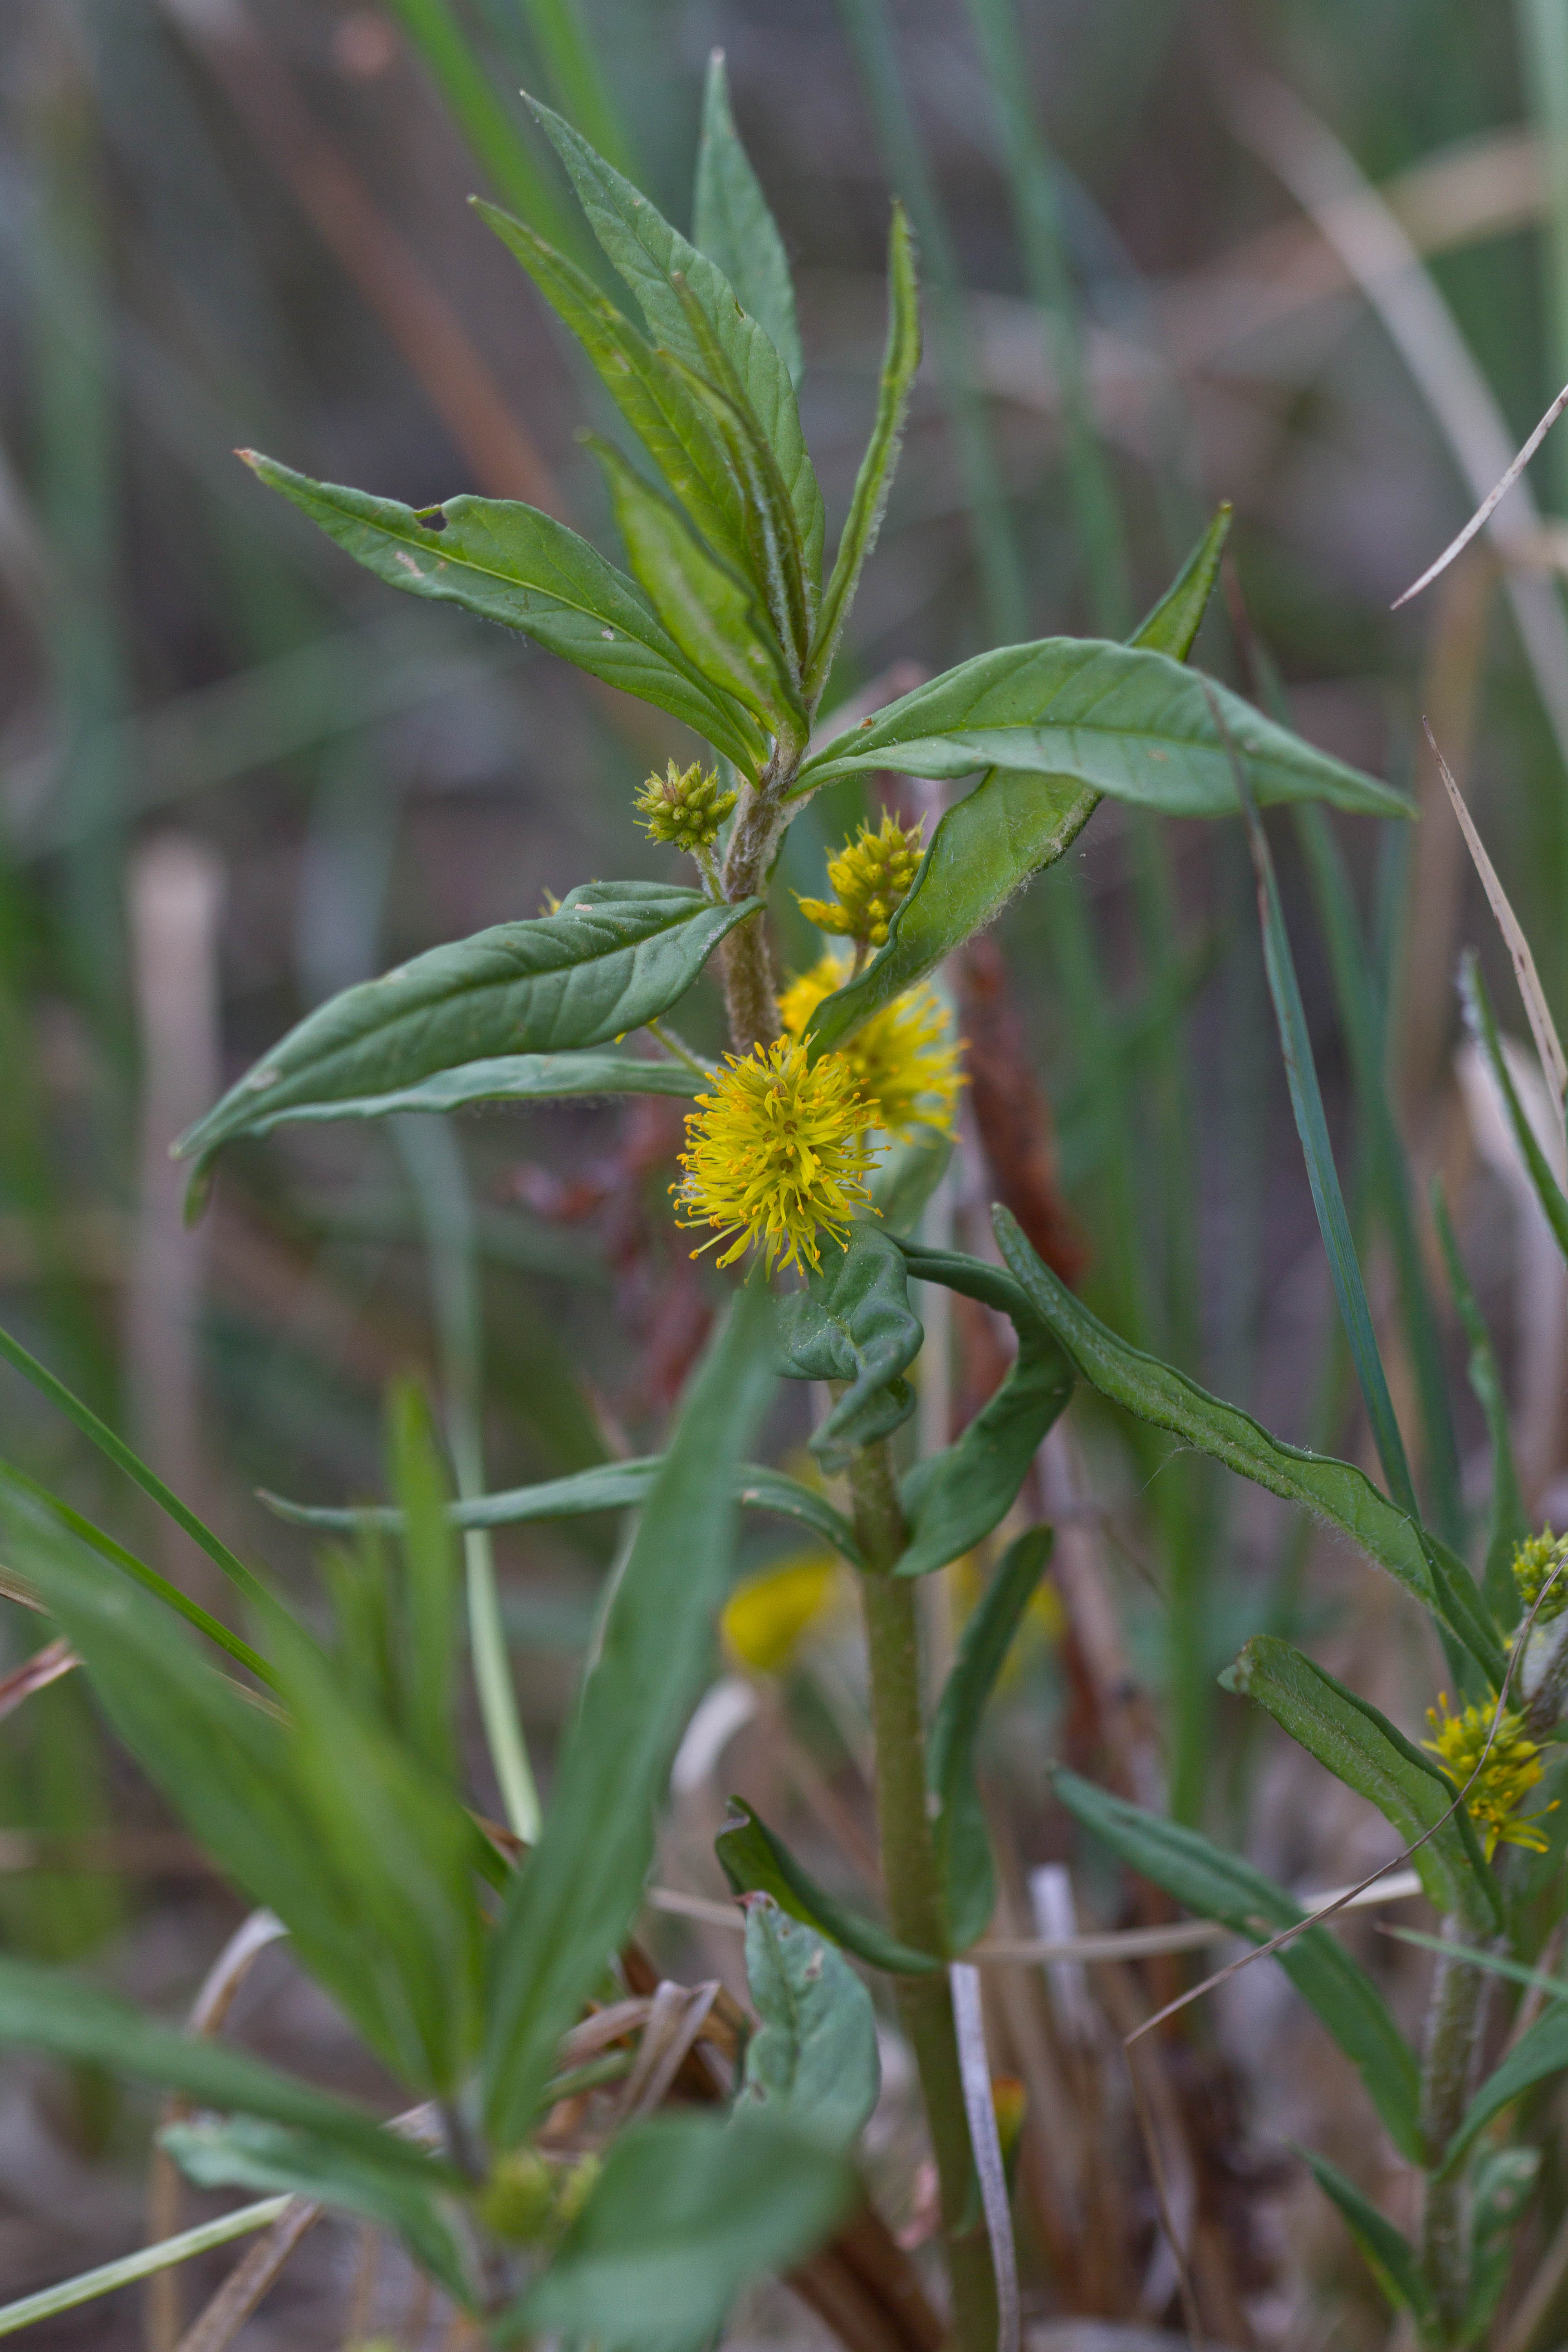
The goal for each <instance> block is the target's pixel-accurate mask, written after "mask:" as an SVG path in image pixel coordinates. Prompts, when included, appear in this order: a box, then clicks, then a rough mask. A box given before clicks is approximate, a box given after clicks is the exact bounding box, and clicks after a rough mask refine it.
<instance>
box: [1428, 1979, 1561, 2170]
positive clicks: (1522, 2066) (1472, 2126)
mask: <svg viewBox="0 0 1568 2352" xmlns="http://www.w3.org/2000/svg"><path fill="white" fill-rule="evenodd" d="M1564 2067H1568V2006H1563V2005H1562V2004H1556V2005H1554V2006H1553V2007H1552V2008H1551V2009H1548V2010H1547V2011H1545V2012H1544V2014H1543V2015H1542V2016H1540V2017H1538V2018H1537V2019H1536V2021H1535V2023H1534V2024H1533V2025H1531V2026H1529V2027H1527V2028H1526V2030H1525V2032H1523V2033H1521V2035H1520V2037H1519V2040H1518V2041H1517V2042H1515V2043H1514V2045H1513V2048H1512V2049H1511V2050H1510V2052H1509V2053H1508V2055H1507V2057H1506V2058H1504V2060H1503V2061H1502V2063H1501V2064H1500V2066H1499V2067H1498V2068H1497V2070H1496V2072H1495V2073H1494V2074H1489V2076H1488V2078H1487V2080H1486V2081H1485V2082H1484V2083H1483V2084H1481V2087H1480V2089H1479V2091H1478V2092H1477V2093H1476V2095H1475V2096H1474V2098H1473V2099H1472V2100H1471V2101H1470V2104H1469V2105H1468V2107H1467V2108H1466V2109H1465V2116H1464V2120H1463V2122H1462V2123H1461V2124H1460V2126H1459V2128H1458V2131H1457V2132H1456V2133H1455V2135H1454V2137H1453V2138H1452V2140H1450V2142H1449V2143H1448V2146H1447V2148H1446V2149H1445V2150H1444V2152H1443V2164H1442V2169H1443V2170H1444V2171H1445V2172H1451V2171H1452V2170H1453V2168H1454V2167H1455V2166H1456V2165H1457V2164H1458V2161H1459V2159H1460V2158H1461V2157H1462V2156H1463V2155H1464V2154H1465V2151H1466V2150H1467V2149H1468V2147H1471V2146H1472V2144H1473V2143H1474V2141H1475V2138H1476V2135H1477V2134H1478V2132H1482V2131H1484V2130H1485V2129H1486V2127H1487V2126H1488V2124H1489V2123H1490V2122H1491V2120H1492V2117H1493V2116H1500V2115H1501V2113H1502V2111H1503V2109H1504V2108H1505V2107H1509V2106H1511V2105H1513V2102H1514V2101H1515V2099H1517V2098H1521V2097H1522V2095H1523V2094H1524V2093H1525V2092H1526V2091H1529V2090H1533V2088H1534V2086H1535V2084H1537V2083H1543V2082H1545V2081H1546V2080H1547V2078H1548V2076H1550V2075H1552V2074H1561V2073H1562V2072H1563V2068H1564Z"/></svg>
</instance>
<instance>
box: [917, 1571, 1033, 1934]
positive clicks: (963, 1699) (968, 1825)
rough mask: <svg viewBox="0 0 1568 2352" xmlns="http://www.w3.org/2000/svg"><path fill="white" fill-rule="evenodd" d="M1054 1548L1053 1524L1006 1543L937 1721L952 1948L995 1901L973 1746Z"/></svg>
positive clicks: (935, 1777) (941, 1854)
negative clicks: (975, 1772)
mask: <svg viewBox="0 0 1568 2352" xmlns="http://www.w3.org/2000/svg"><path fill="white" fill-rule="evenodd" d="M1050 1554H1051V1530H1050V1528H1030V1529H1029V1530H1028V1532H1027V1534H1026V1535H1021V1536H1020V1537H1019V1538H1018V1539H1017V1541H1016V1543H1013V1544H1010V1545H1009V1546H1008V1548H1007V1551H1006V1554H1005V1557H1004V1559H1003V1560H1002V1562H1001V1565H1000V1566H999V1567H998V1569H997V1570H996V1573H995V1575H994V1577H993V1578H992V1580H991V1582H990V1584H989V1585H988V1586H987V1587H986V1591H985V1597H984V1600H983V1601H981V1603H980V1606H979V1607H978V1609H976V1610H975V1612H974V1613H973V1616H972V1617H971V1618H970V1620H969V1622H968V1623H967V1624H966V1625H965V1627H964V1629H963V1639H962V1640H961V1641H960V1643H959V1645H958V1655H957V1657H956V1658H955V1659H954V1661H953V1665H952V1673H951V1674H950V1675H949V1676H948V1678H947V1683H946V1685H945V1687H944V1688H943V1691H942V1699H941V1702H940V1704H939V1705H938V1707H937V1711H936V1718H935V1721H934V1722H933V1723H932V1725H931V1746H930V1748H929V1749H928V1751H927V1757H926V1778H927V1780H929V1781H930V1783H931V1792H932V1794H933V1795H934V1796H935V1798H936V1799H937V1801H938V1804H939V1806H940V1808H941V1810H940V1811H938V1813H937V1816H936V1820H935V1822H933V1824H932V1831H931V1834H932V1841H933V1843H934V1844H935V1847H936V1864H937V1869H938V1871H939V1872H940V1874H941V1876H942V1901H943V1905H944V1907H945V1909H946V1913H947V1934H948V1945H949V1948H950V1949H951V1950H952V1951H954V1952H965V1951H967V1950H968V1948H969V1947H970V1945H971V1944H973V1943H974V1942H976V1941H977V1940H978V1938H979V1937H982V1936H983V1935H984V1933H985V1930H986V1928H987V1927H989V1926H990V1924H991V1914H992V1912H993V1911H994V1909H995V1907H996V1873H995V1869H994V1864H993V1863H992V1860H991V1839H990V1835H989V1833H988V1832H987V1830H986V1827H985V1809H984V1805H983V1804H982V1803H981V1801H980V1789H979V1784H978V1782H977V1781H976V1780H975V1777H974V1744H975V1740H976V1738H978V1736H979V1731H980V1718H981V1716H982V1714H983V1713H984V1707H985V1702H986V1700H987V1699H988V1698H989V1697H990V1696H991V1693H992V1691H993V1690H994V1688H995V1685H996V1677H997V1675H999V1674H1000V1673H1001V1671H1002V1667H1003V1664H1004V1663H1005V1659H1006V1656H1007V1653H1008V1651H1009V1650H1010V1649H1011V1647H1012V1645H1013V1637H1014V1635H1015V1634H1016V1632H1017V1630H1018V1627H1019V1626H1020V1625H1021V1624H1022V1622H1023V1619H1024V1612H1025V1610H1026V1608H1027V1607H1028V1605H1029V1602H1030V1601H1032V1600H1033V1598H1034V1595H1035V1592H1036V1591H1037V1588H1038V1585H1039V1581H1040V1579H1041V1577H1042V1576H1043V1575H1044V1574H1045V1570H1046V1562H1047V1559H1049V1558H1050Z"/></svg>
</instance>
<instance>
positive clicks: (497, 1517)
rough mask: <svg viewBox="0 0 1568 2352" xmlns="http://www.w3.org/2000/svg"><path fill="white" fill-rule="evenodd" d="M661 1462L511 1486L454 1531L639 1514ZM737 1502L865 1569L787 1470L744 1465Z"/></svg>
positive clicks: (841, 1530)
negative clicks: (803, 1531) (804, 1532)
mask: <svg viewBox="0 0 1568 2352" xmlns="http://www.w3.org/2000/svg"><path fill="white" fill-rule="evenodd" d="M664 1462H665V1457H664V1455H663V1454H643V1455H641V1456H640V1457H638V1458H636V1459H633V1460H631V1461H628V1462H601V1463H599V1464H597V1465H595V1468H593V1469H592V1470H577V1471H574V1473H573V1474H572V1475H571V1476H570V1477H569V1478H550V1479H547V1480H546V1481H545V1482H544V1483H543V1484H542V1486H512V1487H509V1488H506V1489H504V1490H503V1491H502V1492H501V1493H500V1494H497V1495H484V1496H479V1497H478V1498H477V1499H476V1500H475V1501H473V1502H470V1503H451V1504H449V1505H448V1506H447V1520H448V1523H449V1524H450V1525H451V1526H452V1527H455V1528H510V1527H518V1526H521V1525H523V1524H525V1523H526V1522H528V1521H530V1520H534V1519H576V1518H585V1517H587V1516H588V1515H589V1514H590V1513H591V1512H594V1511H626V1510H637V1509H638V1508H640V1507H641V1506H642V1505H643V1504H644V1503H646V1502H647V1498H648V1496H650V1495H651V1494H652V1492H653V1490H654V1486H655V1485H656V1484H657V1482H658V1474H659V1472H660V1471H661V1470H662V1469H663V1467H664ZM735 1499H736V1501H737V1502H739V1503H741V1504H742V1505H743V1506H744V1507H746V1508H747V1509H748V1510H753V1511H769V1512H772V1513H773V1515H774V1516H775V1517H779V1518H785V1519H793V1520H795V1523H796V1524H797V1525H798V1526H800V1527H804V1528H810V1529H811V1531H812V1533H813V1534H814V1535H818V1536H820V1537H821V1538H823V1540H824V1542H826V1543H829V1544H831V1545H832V1546H833V1549H835V1550H836V1551H837V1552H840V1553H842V1555H843V1557H844V1558H845V1559H847V1560H848V1562H849V1563H850V1565H851V1567H854V1568H858V1567H860V1566H861V1565H862V1564H863V1563H862V1556H861V1551H860V1547H859V1545H858V1543H857V1542H856V1540H855V1531H854V1529H853V1528H851V1526H850V1524H849V1522H848V1520H847V1518H846V1517H844V1514H843V1512H842V1511H838V1510H836V1509H835V1508H834V1507H833V1505H832V1504H831V1503H830V1502H829V1501H828V1499H827V1497H826V1495H822V1494H819V1493H818V1492H817V1490H816V1487H815V1486H805V1484H804V1483H803V1482H802V1481H801V1480H800V1479H798V1478H792V1477H790V1476H789V1475H787V1473H786V1472H784V1471H783V1470H772V1469H769V1468H768V1467H767V1466H766V1465H764V1464H763V1463H760V1462H742V1464H741V1465H740V1466H739V1468H738V1469H737V1471H736V1473H735ZM260 1500H261V1501H262V1502H264V1503H265V1504H266V1505H267V1507H268V1510H270V1511H276V1512H277V1514H278V1516H279V1518H280V1519H289V1520H290V1521H291V1522H292V1523H293V1524H294V1525H295V1526H296V1527H301V1528H333V1529H351V1530H352V1529H359V1528H371V1529H380V1528H384V1529H386V1530H388V1531H393V1530H396V1529H399V1528H402V1526H403V1523H404V1522H403V1514H402V1512H401V1511H399V1510H397V1509H396V1508H395V1507H391V1506H388V1505H385V1504H371V1505H368V1506H363V1505H362V1506H360V1507H353V1508H349V1509H342V1508H339V1507H334V1506H331V1505H321V1504H314V1503H290V1502H286V1501H285V1500H284V1498H283V1497H282V1496H280V1495H269V1494H268V1493H266V1492H265V1490H263V1492H262V1494H261V1496H260Z"/></svg>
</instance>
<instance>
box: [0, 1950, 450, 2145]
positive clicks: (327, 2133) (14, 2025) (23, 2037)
mask: <svg viewBox="0 0 1568 2352" xmlns="http://www.w3.org/2000/svg"><path fill="white" fill-rule="evenodd" d="M0 2042H9V2043H11V2044H13V2045H15V2046H16V2047H18V2048H21V2049H25V2050H43V2051H47V2052H48V2053H49V2054H50V2055H51V2056H53V2057H56V2058H64V2059H67V2060H69V2061H72V2062H73V2063H79V2064H84V2065H92V2066H106V2067H108V2068H109V2069H110V2072H111V2073H113V2074H128V2075H130V2076H132V2079H133V2080H135V2081H137V2082H142V2083H151V2084H154V2085H155V2086H156V2087H157V2088H158V2089H160V2090H164V2091H177V2092H179V2093H180V2094H181V2095H182V2096H184V2097H185V2098H188V2099H191V2100H194V2101H195V2102H197V2103H199V2105H202V2106H205V2107H218V2108H222V2109H223V2110H224V2111H225V2112H226V2113H228V2112H232V2113H235V2114H238V2115H247V2116H264V2117H266V2118H267V2119H268V2121H269V2122H271V2123H274V2124H281V2125H284V2126H288V2127H289V2129H291V2130H297V2131H303V2132H309V2133H310V2134H311V2135H312V2136H313V2137H315V2138H317V2139H318V2140H319V2141H321V2143H322V2144H323V2145H324V2146H327V2147H334V2148H338V2149H341V2150H342V2152H343V2154H344V2155H346V2156H351V2157H354V2158H358V2159H359V2160H360V2161H361V2162H363V2163H364V2164H367V2165H375V2166H378V2167H384V2168H387V2169H389V2170H393V2171H396V2172H399V2173H401V2174H402V2176H403V2177H404V2178H405V2179H407V2180H410V2181H419V2180H426V2181H428V2180H430V2179H435V2180H437V2181H438V2182H441V2183H443V2184H444V2185H450V2186H456V2185H458V2177H457V2176H456V2175H455V2174H449V2173H448V2172H447V2170H446V2168H445V2167H443V2166H440V2165H437V2164H436V2163H434V2162H433V2161H432V2159H431V2158H429V2157H427V2156H426V2154H425V2152H424V2150H423V2149H421V2148H418V2147H416V2146H415V2145H414V2144H413V2143H412V2142H411V2141H409V2140H405V2139H399V2138H398V2137H396V2135H395V2134H394V2133H392V2132H388V2131H385V2130H384V2129H383V2128H382V2126H381V2125H380V2124H379V2123H378V2122H377V2120H376V2118H375V2116H373V2115H372V2114H371V2113H370V2111H369V2110H368V2108H364V2107H359V2106H355V2105H353V2104H351V2103H350V2102H349V2101H348V2100H346V2099H338V2098H334V2097H332V2096H331V2095H329V2094H328V2093H327V2092H325V2091H318V2090H317V2089H316V2088H315V2087H314V2085H313V2084H310V2083H302V2082H300V2081H299V2080H298V2079H297V2078H296V2077H295V2076H294V2075H292V2074H281V2073H279V2070H278V2069H277V2068H276V2067H274V2066H269V2065H268V2064H267V2063H266V2062H265V2060H263V2059H260V2058H254V2057H252V2056H251V2054H250V2053H249V2052H248V2051H246V2050H237V2049H236V2048H235V2047H234V2046H233V2044H232V2043H230V2042H220V2041H216V2040H214V2039H212V2038H211V2037H208V2036H203V2035H196V2034H187V2033H180V2032H175V2030H174V2028H173V2027H172V2026H167V2025H159V2024H156V2023H154V2022H153V2020H152V2019H150V2018H146V2017H143V2016H142V2014H141V2012H140V2011H138V2010H135V2009H133V2008H132V2006H131V2004H130V2003H129V2002H128V2001H123V2000H120V1999H119V1998H118V1997H117V1996H116V1995H115V1994H113V1993H109V1992H104V1991H103V1990H100V1987H98V1986H97V1985H89V1984H83V1983H81V1982H80V1981H79V1979H76V1978H74V1977H71V1976H68V1975H67V1974H66V1972H65V1970H64V1969H53V1968H47V1969H46V1968H37V1967H34V1966H33V1965H31V1964H30V1963H29V1962H27V1961H26V1960H16V1959H11V1958H0Z"/></svg>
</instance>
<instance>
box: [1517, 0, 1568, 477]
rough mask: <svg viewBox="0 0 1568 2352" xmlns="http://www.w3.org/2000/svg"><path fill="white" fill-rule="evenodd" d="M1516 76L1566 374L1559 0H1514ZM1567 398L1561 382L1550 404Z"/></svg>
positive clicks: (1566, 467)
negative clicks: (1538, 165)
mask: <svg viewBox="0 0 1568 2352" xmlns="http://www.w3.org/2000/svg"><path fill="white" fill-rule="evenodd" d="M1513 13H1514V23H1515V26H1516V27H1517V32H1518V39H1519V47H1520V62H1521V66H1522V68H1523V71H1522V73H1521V77H1520V79H1521V89H1522V92H1523V96H1524V99H1525V102H1526V104H1527V105H1528V107H1529V109H1530V112H1531V116H1532V117H1533V119H1534V122H1535V129H1536V134H1537V137H1538V139H1539V141H1540V144H1541V160H1542V169H1543V171H1544V173H1545V176H1546V205H1547V212H1546V221H1545V225H1544V226H1545V232H1546V233H1545V236H1544V237H1543V238H1542V266H1543V275H1544V277H1545V280H1546V320H1547V326H1548V330H1549V331H1550V335H1551V373H1552V376H1553V377H1554V378H1555V379H1556V381H1557V382H1558V383H1562V382H1563V378H1564V377H1565V376H1568V11H1565V10H1564V9H1563V6H1562V5H1561V0H1514V12H1513ZM1564 402H1568V385H1564V387H1563V392H1562V393H1561V394H1559V395H1558V398H1557V400H1556V401H1555V402H1554V403H1553V406H1554V407H1556V408H1558V409H1559V410H1561V408H1562V406H1563V403H1564ZM1552 455H1553V457H1555V459H1556V466H1555V468H1554V470H1555V473H1556V477H1557V498H1556V500H1555V505H1556V509H1557V511H1558V512H1559V513H1561V512H1562V511H1563V505H1564V501H1565V499H1568V446H1564V445H1563V442H1562V441H1559V442H1558V445H1557V446H1556V448H1555V450H1554V451H1553V452H1552Z"/></svg>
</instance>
